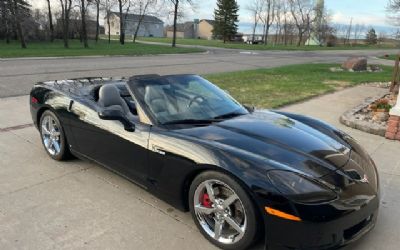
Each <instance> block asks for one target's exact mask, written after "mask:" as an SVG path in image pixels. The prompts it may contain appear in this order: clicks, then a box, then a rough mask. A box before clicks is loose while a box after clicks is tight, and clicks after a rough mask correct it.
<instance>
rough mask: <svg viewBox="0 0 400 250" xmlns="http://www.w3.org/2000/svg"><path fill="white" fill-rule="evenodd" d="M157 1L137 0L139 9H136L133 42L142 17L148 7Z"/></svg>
mask: <svg viewBox="0 0 400 250" xmlns="http://www.w3.org/2000/svg"><path fill="white" fill-rule="evenodd" d="M156 3H157V0H140V1H139V11H138V16H139V18H138V21H137V24H136V28H135V32H134V34H133V42H135V41H136V38H137V35H138V33H139V29H140V26H141V24H142V22H143V19H144V17H145V16H146V14H147V13H148V11H149V8H150V7H152V6H154V5H155V4H156Z"/></svg>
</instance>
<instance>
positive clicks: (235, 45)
mask: <svg viewBox="0 0 400 250" xmlns="http://www.w3.org/2000/svg"><path fill="white" fill-rule="evenodd" d="M113 39H118V36H113ZM137 40H138V41H145V42H157V43H169V44H170V43H171V42H172V38H166V37H163V38H157V37H138V38H137ZM176 42H177V44H182V45H197V46H207V47H219V48H227V49H246V50H290V51H292V50H293V51H297V50H298V51H315V50H365V49H394V48H396V46H395V45H392V44H382V45H362V44H359V45H353V46H349V45H342V44H338V45H337V46H335V47H325V46H324V47H320V46H300V47H298V46H296V45H295V44H294V45H263V44H253V45H252V44H245V43H243V42H227V43H225V44H224V43H223V42H222V41H221V40H205V39H186V38H185V39H183V38H178V39H177V40H176Z"/></svg>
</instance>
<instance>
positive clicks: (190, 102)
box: [188, 95, 204, 108]
mask: <svg viewBox="0 0 400 250" xmlns="http://www.w3.org/2000/svg"><path fill="white" fill-rule="evenodd" d="M199 99H201V101H200V102H199ZM194 102H197V103H201V102H204V98H203V97H202V96H200V95H195V96H193V97H192V98H191V99H190V101H189V104H188V108H190V106H192V104H193V103H194Z"/></svg>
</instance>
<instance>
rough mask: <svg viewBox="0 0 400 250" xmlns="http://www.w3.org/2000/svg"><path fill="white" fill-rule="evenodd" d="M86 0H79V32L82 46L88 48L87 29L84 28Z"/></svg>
mask: <svg viewBox="0 0 400 250" xmlns="http://www.w3.org/2000/svg"><path fill="white" fill-rule="evenodd" d="M86 7H87V6H86V2H85V0H80V10H81V25H82V27H81V29H82V31H81V34H82V40H83V46H84V47H85V48H89V44H88V36H87V30H86Z"/></svg>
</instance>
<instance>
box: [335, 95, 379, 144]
mask: <svg viewBox="0 0 400 250" xmlns="http://www.w3.org/2000/svg"><path fill="white" fill-rule="evenodd" d="M386 95H387V94H384V95H376V96H373V97H368V98H366V99H365V100H364V101H363V102H362V103H361V104H360V105H358V106H356V107H354V108H352V109H350V110H348V111H346V112H345V113H344V114H343V115H341V116H340V118H339V121H340V123H342V124H343V125H345V126H347V127H350V128H354V129H358V130H361V131H364V132H367V133H370V134H374V135H379V136H382V137H385V134H386V129H387V128H386V126H384V125H379V124H371V123H370V122H367V121H362V120H358V119H355V118H354V114H356V113H358V112H359V111H360V110H362V109H363V108H366V107H367V106H369V105H370V104H371V103H373V102H375V101H376V100H378V99H381V98H382V97H384V96H386Z"/></svg>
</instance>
